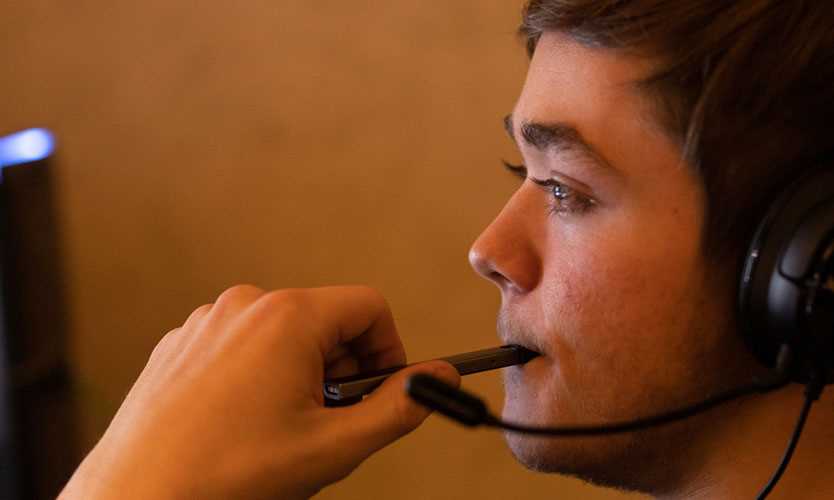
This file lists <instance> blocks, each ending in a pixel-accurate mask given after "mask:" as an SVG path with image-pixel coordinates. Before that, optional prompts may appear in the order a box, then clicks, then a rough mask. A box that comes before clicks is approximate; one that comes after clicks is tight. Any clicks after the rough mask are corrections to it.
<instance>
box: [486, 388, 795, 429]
mask: <svg viewBox="0 0 834 500" xmlns="http://www.w3.org/2000/svg"><path fill="white" fill-rule="evenodd" d="M789 382H790V381H789V380H787V379H784V378H780V379H778V380H775V381H769V382H758V381H756V382H753V383H752V384H750V385H747V386H744V387H739V388H736V389H732V390H729V391H727V392H724V393H721V394H718V395H717V396H713V397H711V398H708V399H706V400H704V401H701V402H699V403H696V404H693V405H690V406H687V407H684V408H681V409H679V410H674V411H670V412H667V413H663V414H660V415H654V416H651V417H646V418H640V419H637V420H631V421H628V422H621V423H614V424H603V425H582V426H572V427H529V426H525V425H520V424H514V423H511V422H505V421H503V420H501V419H499V418H497V417H495V416H494V415H492V414H491V413H487V414H486V415H485V416H484V419H483V422H482V423H483V424H484V425H487V426H490V427H497V428H500V429H506V430H510V431H516V432H523V433H527V434H538V435H546V436H558V437H570V436H587V435H606V434H619V433H624V432H632V431H636V430H640V429H645V428H648V427H654V426H657V425H663V424H667V423H670V422H674V421H677V420H681V419H684V418H687V417H689V416H692V415H695V414H698V413H701V412H703V411H706V410H709V409H710V408H713V407H715V406H718V405H720V404H721V403H725V402H727V401H730V400H733V399H736V398H740V397H742V396H748V395H750V394H755V393H761V394H764V393H768V392H772V391H775V390H777V389H780V388H782V387H784V386H785V385H787V384H788V383H789Z"/></svg>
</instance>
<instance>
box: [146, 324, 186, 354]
mask: <svg viewBox="0 0 834 500" xmlns="http://www.w3.org/2000/svg"><path fill="white" fill-rule="evenodd" d="M179 332H180V329H179V328H174V329H173V330H170V331H169V332H168V333H166V334H165V335H163V336H162V338H161V339H159V342H157V343H156V345H155V346H154V348H153V351H151V355H150V359H158V358H160V357H162V356H163V355H164V354H165V353H166V352H168V351H170V350H171V349H173V346H172V344H174V341H175V340H176V337H177V336H178V335H179Z"/></svg>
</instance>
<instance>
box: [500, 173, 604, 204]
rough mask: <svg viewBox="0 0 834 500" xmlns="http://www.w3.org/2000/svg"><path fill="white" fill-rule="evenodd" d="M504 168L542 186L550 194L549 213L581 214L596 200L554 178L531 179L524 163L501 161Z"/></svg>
mask: <svg viewBox="0 0 834 500" xmlns="http://www.w3.org/2000/svg"><path fill="white" fill-rule="evenodd" d="M503 164H504V168H506V169H507V170H509V171H510V172H511V173H512V174H513V175H515V176H516V177H520V178H522V179H525V180H526V179H529V180H530V181H531V182H533V183H534V184H536V185H537V186H539V187H541V188H543V189H544V190H545V191H547V192H549V193H550V195H551V197H552V198H551V201H550V204H549V208H550V213H552V214H558V215H574V214H577V215H578V214H582V213H585V212H587V211H588V210H590V209H591V208H593V207H594V206H595V205H596V204H597V202H596V200H594V199H593V198H590V197H588V196H585V195H583V194H581V193H579V192H577V191H576V190H574V189H573V188H572V187H570V186H567V185H566V184H564V183H562V182H559V181H557V180H555V179H543V180H542V179H533V178H532V177H529V176H528V175H527V167H525V166H524V165H513V164H511V163H508V162H506V161H504V162H503Z"/></svg>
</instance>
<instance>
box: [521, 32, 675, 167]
mask: <svg viewBox="0 0 834 500" xmlns="http://www.w3.org/2000/svg"><path fill="white" fill-rule="evenodd" d="M653 70H654V62H653V61H652V60H651V59H649V58H646V57H638V56H635V55H629V54H625V53H624V52H622V51H619V50H616V49H609V48H596V47H594V48H591V47H586V46H583V45H581V44H579V43H577V42H576V41H574V40H573V39H572V38H570V37H569V36H567V35H565V34H562V33H558V32H548V33H545V34H544V35H542V37H541V39H540V40H539V43H538V45H537V47H536V51H535V53H534V54H533V58H532V60H531V62H530V68H529V70H528V73H527V79H526V81H525V83H524V88H523V90H522V92H521V96H520V97H519V100H518V102H517V103H516V106H515V109H514V110H513V121H514V122H515V123H521V122H536V123H563V124H566V125H569V126H570V127H573V128H575V129H576V130H577V131H578V132H579V133H580V134H581V136H582V137H583V138H585V140H586V141H587V142H588V143H589V144H590V145H591V146H592V147H593V148H594V149H595V150H597V151H599V152H600V153H601V156H602V157H604V158H605V159H606V160H607V161H608V162H609V163H611V164H612V165H613V166H615V167H616V168H618V169H620V170H622V171H623V172H625V173H627V174H629V175H630V174H638V175H640V174H642V175H653V174H654V173H655V172H656V169H657V168H661V167H668V166H670V165H674V164H679V160H680V148H679V145H678V144H677V142H676V141H675V140H674V139H673V138H672V136H671V135H669V134H666V133H664V131H663V129H662V127H661V125H660V121H659V120H658V119H657V114H656V110H655V107H654V101H653V100H652V99H651V98H650V96H649V94H648V93H647V90H646V89H645V88H644V87H643V86H642V85H641V84H642V82H643V81H645V79H646V78H647V77H648V76H650V75H651V74H652V71H653ZM646 159H652V161H646Z"/></svg>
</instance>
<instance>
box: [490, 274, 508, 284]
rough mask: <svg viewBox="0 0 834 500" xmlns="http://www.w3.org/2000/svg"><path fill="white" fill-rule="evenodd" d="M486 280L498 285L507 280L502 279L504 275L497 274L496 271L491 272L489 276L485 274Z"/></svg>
mask: <svg viewBox="0 0 834 500" xmlns="http://www.w3.org/2000/svg"><path fill="white" fill-rule="evenodd" d="M487 278H489V279H491V280H492V281H494V282H496V283H499V284H501V283H503V282H505V281H507V278H506V277H504V275H503V274H501V273H499V272H498V271H491V272H490V273H489V274H487Z"/></svg>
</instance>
